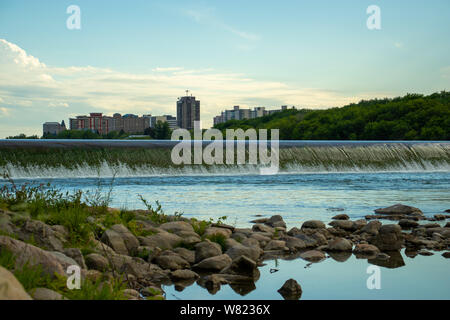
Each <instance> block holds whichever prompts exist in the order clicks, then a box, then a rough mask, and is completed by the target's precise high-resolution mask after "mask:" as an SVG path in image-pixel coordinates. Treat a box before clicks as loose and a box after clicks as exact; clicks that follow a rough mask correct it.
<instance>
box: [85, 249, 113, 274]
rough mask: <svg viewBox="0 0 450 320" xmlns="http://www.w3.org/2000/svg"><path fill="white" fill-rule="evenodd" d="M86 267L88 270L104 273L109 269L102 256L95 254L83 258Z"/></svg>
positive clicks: (106, 260) (106, 261)
mask: <svg viewBox="0 0 450 320" xmlns="http://www.w3.org/2000/svg"><path fill="white" fill-rule="evenodd" d="M85 262H86V266H87V267H88V268H89V269H93V270H98V271H106V270H108V268H109V261H108V259H106V258H105V257H104V256H102V255H99V254H97V253H90V254H88V255H87V256H86V257H85Z"/></svg>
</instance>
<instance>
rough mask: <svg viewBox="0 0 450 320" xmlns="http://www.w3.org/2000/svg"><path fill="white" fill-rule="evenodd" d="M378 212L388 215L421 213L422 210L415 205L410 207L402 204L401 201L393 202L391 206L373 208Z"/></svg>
mask: <svg viewBox="0 0 450 320" xmlns="http://www.w3.org/2000/svg"><path fill="white" fill-rule="evenodd" d="M374 211H375V213H378V214H389V215H423V212H422V211H421V210H420V209H418V208H415V207H410V206H406V205H403V204H401V203H398V204H394V205H393V206H390V207H386V208H380V209H376V210H374Z"/></svg>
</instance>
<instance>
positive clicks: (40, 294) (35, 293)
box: [30, 288, 66, 300]
mask: <svg viewBox="0 0 450 320" xmlns="http://www.w3.org/2000/svg"><path fill="white" fill-rule="evenodd" d="M30 294H31V296H32V297H33V299H34V300H66V299H65V298H64V297H63V296H62V294H60V293H58V292H56V291H53V290H50V289H47V288H35V289H31V290H30Z"/></svg>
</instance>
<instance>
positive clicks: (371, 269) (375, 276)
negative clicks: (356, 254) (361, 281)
mask: <svg viewBox="0 0 450 320" xmlns="http://www.w3.org/2000/svg"><path fill="white" fill-rule="evenodd" d="M366 273H368V274H370V276H369V277H368V278H367V281H366V286H367V289H369V290H373V289H377V290H380V289H381V269H380V267H378V266H373V265H371V266H368V267H367V270H366Z"/></svg>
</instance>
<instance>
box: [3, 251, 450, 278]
mask: <svg viewBox="0 0 450 320" xmlns="http://www.w3.org/2000/svg"><path fill="white" fill-rule="evenodd" d="M442 256H443V257H444V258H446V259H449V258H450V251H447V252H444V253H443V254H442ZM0 278H1V277H0Z"/></svg>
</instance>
